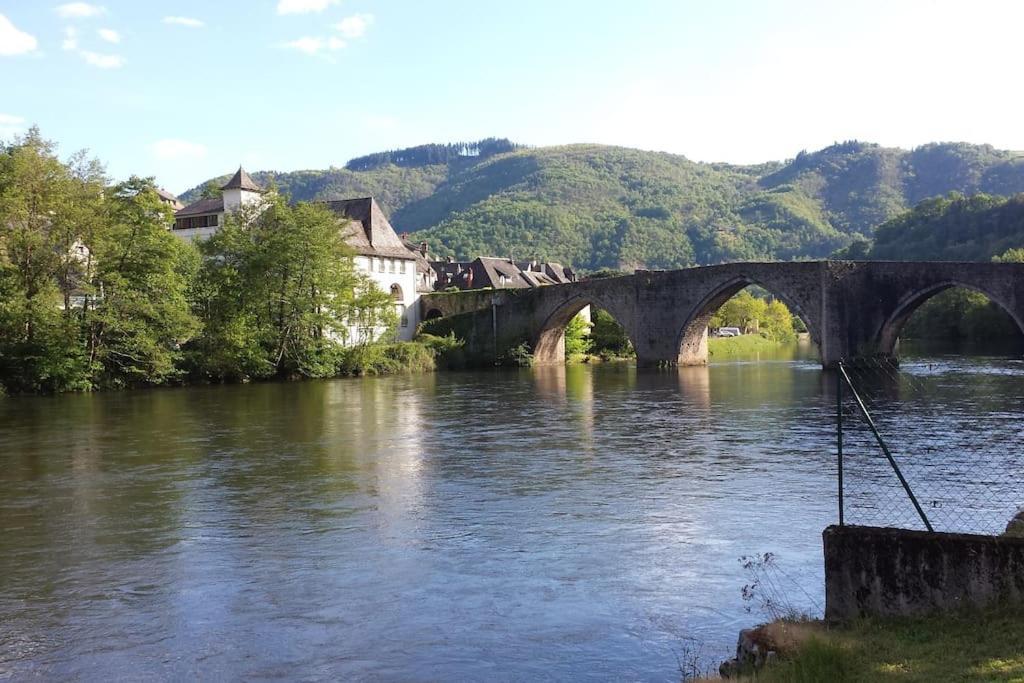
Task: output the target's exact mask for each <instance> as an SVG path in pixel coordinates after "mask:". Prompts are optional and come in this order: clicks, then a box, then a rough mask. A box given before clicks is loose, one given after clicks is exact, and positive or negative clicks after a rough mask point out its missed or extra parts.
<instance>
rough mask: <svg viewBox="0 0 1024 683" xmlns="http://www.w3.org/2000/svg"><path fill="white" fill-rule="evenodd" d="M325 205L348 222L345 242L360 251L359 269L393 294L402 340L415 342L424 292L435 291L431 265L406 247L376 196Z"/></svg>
mask: <svg viewBox="0 0 1024 683" xmlns="http://www.w3.org/2000/svg"><path fill="white" fill-rule="evenodd" d="M324 204H325V205H326V206H327V208H329V209H330V210H331V211H333V212H334V213H336V214H338V216H340V217H341V218H342V219H343V220H344V221H345V227H344V235H345V242H346V243H347V244H348V245H349V246H350V247H352V249H354V250H355V252H356V256H355V266H356V268H357V269H358V270H360V271H362V272H363V273H365V274H366V275H368V276H369V277H370V279H371V280H372V281H373V282H374V284H376V285H377V286H378V287H379V288H380V289H381V290H383V291H385V292H387V293H389V294H390V295H391V298H392V300H393V301H394V305H395V313H397V314H398V320H399V322H398V338H399V339H401V340H409V339H412V338H413V336H415V334H416V326H417V325H419V322H420V316H419V298H420V293H421V292H423V291H428V292H429V291H432V290H433V282H432V280H431V279H430V277H429V274H428V273H426V272H425V271H424V269H425V270H426V271H430V270H431V269H430V265H429V264H428V263H427V261H426V259H425V258H424V257H423V255H422V254H421V253H420V252H419V251H416V250H413V249H410V248H409V247H408V246H406V244H405V242H404V241H403V240H402V238H401V237H399V236H398V234H397V233H396V232H395V230H394V228H392V227H391V223H389V222H388V219H387V218H386V217H385V216H384V212H383V211H381V209H380V206H378V205H377V202H376V201H375V200H374V199H373V197H362V198H360V199H341V200H335V201H328V202H324ZM421 261H422V263H421ZM428 286H429V289H427V287H428ZM352 336H353V337H354V338H355V339H357V340H359V337H360V336H361V333H360V332H359V331H358V330H355V329H353V330H352Z"/></svg>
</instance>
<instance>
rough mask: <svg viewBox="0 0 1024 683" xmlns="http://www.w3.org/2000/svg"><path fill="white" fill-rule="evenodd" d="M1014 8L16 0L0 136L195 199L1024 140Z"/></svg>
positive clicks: (1, 86)
mask: <svg viewBox="0 0 1024 683" xmlns="http://www.w3.org/2000/svg"><path fill="white" fill-rule="evenodd" d="M1022 20H1024V3H1019V2H1016V1H1015V0H1006V1H1005V2H1004V1H1001V0H974V1H973V2H971V3H967V2H947V1H946V0H886V1H885V2H876V1H875V0H862V1H859V2H857V3H851V2H842V3H840V2H835V3H830V2H824V1H818V2H810V1H801V0H792V1H786V2H781V1H780V2H768V1H757V2H754V1H751V2H739V1H729V0H715V1H712V0H703V1H699V2H691V1H688V0H633V1H632V2H628V3H624V2H619V1H616V2H605V1H603V0H588V1H577V0H516V1H515V2H491V1H485V0H438V1H436V2H418V1H413V0H338V1H335V0H248V1H246V2H241V1H237V2H235V1H228V0H218V1H217V2H209V1H208V0H202V1H200V0H177V1H175V0H147V1H146V2H139V1H137V0H100V1H98V2H91V3H84V2H72V3H62V2H57V1H55V2H46V1H45V0H31V1H29V0H0V137H4V138H9V137H11V136H12V135H15V134H17V133H18V132H19V131H23V130H24V129H25V128H26V127H27V126H29V125H31V124H38V125H39V126H40V128H41V129H42V132H43V134H44V136H46V137H48V138H51V139H54V140H56V141H58V142H59V143H60V145H61V149H62V151H63V152H65V153H70V152H71V151H73V150H75V149H79V148H83V147H84V148H88V149H89V150H90V151H91V152H92V153H93V154H94V155H96V156H98V157H99V158H100V159H101V160H103V161H104V162H106V163H107V166H108V171H109V173H110V174H111V175H112V176H114V177H115V178H123V177H126V176H128V175H130V174H132V173H136V174H140V175H154V176H156V177H157V180H158V182H159V183H160V184H162V185H163V186H165V187H167V188H168V189H171V190H172V191H176V192H180V191H183V190H185V189H186V188H188V187H190V186H192V185H194V184H196V183H198V182H200V181H202V180H204V179H206V178H208V177H210V176H213V175H217V174H220V173H226V172H229V171H232V170H233V169H234V168H235V167H237V166H238V164H239V163H243V164H244V165H245V166H246V168H248V169H250V170H270V169H274V170H294V169H301V168H325V167H328V166H331V165H334V166H341V165H343V164H344V163H345V162H346V161H347V160H348V159H350V158H352V157H353V156H357V155H360V154H365V153H368V152H374V151H380V150H383V149H389V148H397V147H404V146H409V145H415V144H422V143H426V142H446V141H455V140H471V139H476V138H480V137H487V136H502V137H509V138H511V139H513V140H516V141H518V142H523V143H527V144H533V145H550V144H562V143H574V142H598V143H607V144H618V145H627V146H632V147H640V148H644V149H657V150H664V151H669V152H674V153H679V154H685V155H686V156H688V157H690V158H691V159H695V160H701V161H730V162H736V163H751V162H757V161H764V160H768V159H781V158H788V157H792V156H794V155H795V154H796V153H797V152H798V151H800V150H801V149H817V148H820V147H823V146H825V145H828V144H830V143H832V142H833V141H836V140H844V139H850V138H857V139H861V140H870V141H875V142H880V143H882V144H886V145H894V146H903V147H911V146H914V145H918V144H922V143H924V142H929V141H933V140H965V141H968V142H977V143H981V142H988V143H991V144H993V145H996V146H997V147H1003V148H1009V149H1024V126H1021V125H1020V123H1019V122H1020V112H1021V108H1022V104H1024V96H1022V95H1021V94H1020V88H1019V82H1020V72H1019V67H1020V63H1021V62H1020V56H1019V40H1020V38H1019V34H1020V30H1021V28H1020V27H1021V26H1024V21H1022Z"/></svg>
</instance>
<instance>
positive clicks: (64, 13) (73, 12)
mask: <svg viewBox="0 0 1024 683" xmlns="http://www.w3.org/2000/svg"><path fill="white" fill-rule="evenodd" d="M53 9H54V11H55V12H56V13H57V15H58V16H60V17H61V18H62V19H88V18H89V17H98V16H99V15H101V14H106V13H107V8H106V7H101V6H99V5H90V4H89V3H87V2H69V3H67V4H64V5H58V6H57V7H54V8H53Z"/></svg>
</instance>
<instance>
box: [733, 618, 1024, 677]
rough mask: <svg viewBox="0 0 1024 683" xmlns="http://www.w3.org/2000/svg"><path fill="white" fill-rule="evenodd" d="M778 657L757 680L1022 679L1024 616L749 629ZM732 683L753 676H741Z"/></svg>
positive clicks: (785, 623)
mask: <svg viewBox="0 0 1024 683" xmlns="http://www.w3.org/2000/svg"><path fill="white" fill-rule="evenodd" d="M754 633H755V635H754V637H755V639H757V640H758V642H759V643H763V645H762V647H764V648H767V649H768V650H774V651H775V652H776V653H777V655H778V659H777V661H776V663H774V664H771V665H769V666H767V667H766V668H764V669H763V670H761V671H760V672H758V674H757V677H756V680H757V681H759V682H766V683H773V682H780V683H781V682H783V681H850V682H856V681H865V682H867V681H901V682H906V683H911V682H916V681H920V682H921V683H925V682H928V683H932V682H935V681H1022V680H1024V616H1022V615H1021V614H1020V612H1019V610H1017V611H1011V610H995V611H987V612H964V613H960V614H954V615H948V614H941V615H935V616H930V617H919V618H904V619H871V620H862V621H857V622H854V623H851V624H848V625H843V626H835V627H829V626H827V625H826V624H825V623H824V622H820V621H809V622H791V621H784V620H780V621H775V622H772V623H770V624H766V625H764V626H762V627H760V628H758V629H756V631H755V632H754ZM738 680H755V679H754V678H750V677H746V678H740V679H738Z"/></svg>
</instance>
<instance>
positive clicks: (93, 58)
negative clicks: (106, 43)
mask: <svg viewBox="0 0 1024 683" xmlns="http://www.w3.org/2000/svg"><path fill="white" fill-rule="evenodd" d="M78 54H80V55H82V59H84V60H85V61H86V63H87V64H91V65H92V66H95V67H96V68H98V69H120V68H121V67H122V66H124V59H123V58H122V57H121V55H101V54H99V53H97V52H90V51H89V50H82V51H81V52H79V53H78Z"/></svg>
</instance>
